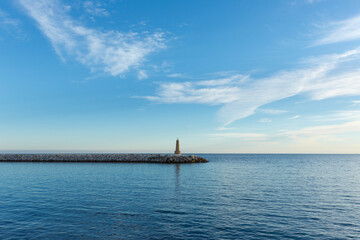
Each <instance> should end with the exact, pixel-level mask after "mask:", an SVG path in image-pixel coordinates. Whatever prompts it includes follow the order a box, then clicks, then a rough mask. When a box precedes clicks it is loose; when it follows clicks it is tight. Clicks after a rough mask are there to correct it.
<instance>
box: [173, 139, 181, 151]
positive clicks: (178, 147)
mask: <svg viewBox="0 0 360 240" xmlns="http://www.w3.org/2000/svg"><path fill="white" fill-rule="evenodd" d="M174 153H175V154H177V155H181V152H180V143H179V139H176V148H175V152H174Z"/></svg>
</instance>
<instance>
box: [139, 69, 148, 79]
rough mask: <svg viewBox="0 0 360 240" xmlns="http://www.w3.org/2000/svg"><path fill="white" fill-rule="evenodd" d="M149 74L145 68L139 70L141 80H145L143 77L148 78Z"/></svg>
mask: <svg viewBox="0 0 360 240" xmlns="http://www.w3.org/2000/svg"><path fill="white" fill-rule="evenodd" d="M148 77H149V76H148V75H147V73H146V71H145V70H140V71H139V72H138V79H139V80H143V79H146V78H148Z"/></svg>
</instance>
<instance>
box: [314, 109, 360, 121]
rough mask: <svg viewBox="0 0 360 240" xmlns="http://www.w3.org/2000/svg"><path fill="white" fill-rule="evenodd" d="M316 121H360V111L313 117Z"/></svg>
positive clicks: (337, 112)
mask: <svg viewBox="0 0 360 240" xmlns="http://www.w3.org/2000/svg"><path fill="white" fill-rule="evenodd" d="M313 119H314V120H315V121H326V122H329V121H349V120H359V121H360V110H345V111H336V112H333V113H331V114H327V115H322V116H315V117H313Z"/></svg>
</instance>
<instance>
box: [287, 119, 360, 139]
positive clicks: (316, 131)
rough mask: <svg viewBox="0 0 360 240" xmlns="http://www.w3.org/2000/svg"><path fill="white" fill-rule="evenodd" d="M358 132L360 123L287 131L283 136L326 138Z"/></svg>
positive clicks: (353, 122)
mask: <svg viewBox="0 0 360 240" xmlns="http://www.w3.org/2000/svg"><path fill="white" fill-rule="evenodd" d="M355 132H360V121H352V122H346V123H342V124H334V125H323V126H315V127H307V128H303V129H300V130H297V131H287V132H284V135H287V136H289V137H311V136H328V135H335V134H342V133H355Z"/></svg>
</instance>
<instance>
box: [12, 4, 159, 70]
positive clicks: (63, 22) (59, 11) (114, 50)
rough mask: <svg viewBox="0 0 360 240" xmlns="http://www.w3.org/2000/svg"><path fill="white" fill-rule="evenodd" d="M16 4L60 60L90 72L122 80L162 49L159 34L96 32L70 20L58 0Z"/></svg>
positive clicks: (67, 12)
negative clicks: (71, 60)
mask: <svg viewBox="0 0 360 240" xmlns="http://www.w3.org/2000/svg"><path fill="white" fill-rule="evenodd" d="M18 1H19V3H20V4H21V5H22V6H23V7H24V8H25V10H26V11H27V13H28V14H29V15H30V16H31V17H32V18H33V19H34V20H35V21H36V22H37V24H38V27H39V28H40V29H41V31H42V32H43V33H44V35H45V36H47V37H48V38H49V39H50V41H51V43H52V45H53V47H54V48H55V50H56V52H57V53H58V54H59V55H60V56H61V57H62V58H63V59H64V58H65V55H66V56H71V57H75V59H76V60H77V61H79V62H81V63H82V64H84V65H86V66H88V67H90V69H91V70H92V71H99V70H101V71H104V72H105V73H108V74H110V75H112V76H121V75H122V74H124V73H125V72H127V71H129V70H130V69H131V68H137V67H139V66H140V65H141V64H142V63H143V62H144V61H145V60H146V57H147V56H148V55H149V54H151V53H153V52H155V51H157V50H159V49H161V48H164V47H165V43H164V34H163V33H162V32H158V33H153V34H145V33H144V34H142V33H136V32H129V33H123V32H119V31H99V30H96V29H92V28H88V27H86V26H83V25H82V24H81V23H79V22H77V21H75V20H74V19H72V18H71V17H70V15H69V11H70V10H69V7H67V6H65V5H63V4H62V3H61V2H60V1H59V0H53V1H43V0H18Z"/></svg>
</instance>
